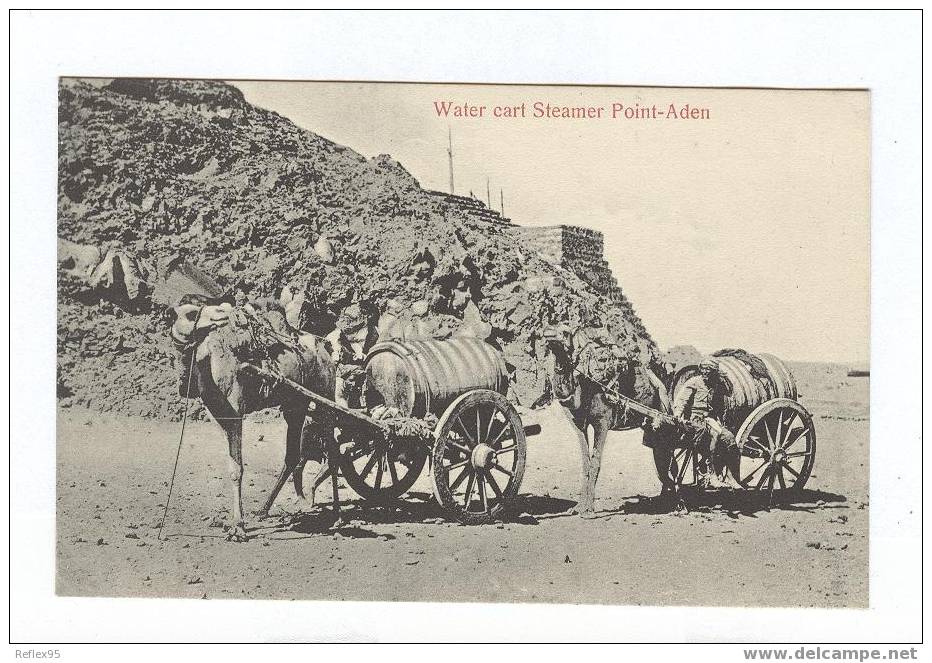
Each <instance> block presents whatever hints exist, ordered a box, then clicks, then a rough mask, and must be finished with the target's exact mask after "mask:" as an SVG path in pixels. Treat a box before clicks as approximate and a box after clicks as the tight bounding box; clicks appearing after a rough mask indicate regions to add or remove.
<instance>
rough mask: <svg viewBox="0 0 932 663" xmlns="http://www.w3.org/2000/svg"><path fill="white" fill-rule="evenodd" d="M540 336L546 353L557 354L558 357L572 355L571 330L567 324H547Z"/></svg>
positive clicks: (567, 357)
mask: <svg viewBox="0 0 932 663" xmlns="http://www.w3.org/2000/svg"><path fill="white" fill-rule="evenodd" d="M542 336H543V339H544V346H545V347H546V348H547V352H548V353H553V354H555V355H557V358H558V359H562V358H566V359H569V358H570V357H572V356H573V332H572V330H571V329H570V328H569V327H568V326H567V325H549V326H547V327H545V328H544V330H543V333H542Z"/></svg>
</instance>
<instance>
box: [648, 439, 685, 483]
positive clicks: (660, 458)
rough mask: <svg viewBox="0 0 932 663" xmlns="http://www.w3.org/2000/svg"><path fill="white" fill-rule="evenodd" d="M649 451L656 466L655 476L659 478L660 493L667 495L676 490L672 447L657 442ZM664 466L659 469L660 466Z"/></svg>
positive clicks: (675, 468) (675, 469)
mask: <svg viewBox="0 0 932 663" xmlns="http://www.w3.org/2000/svg"><path fill="white" fill-rule="evenodd" d="M651 451H653V452H654V467H656V468H657V478H659V479H660V486H661V488H660V494H661V495H669V494H672V493H675V492H676V491H677V485H676V479H674V478H673V477H674V476H676V471H677V469H678V468H677V467H676V462H675V461H674V460H673V449H672V448H670V447H668V446H666V445H662V444H661V443H658V444H657V446H655V447H654V448H653V449H652V450H651ZM662 467H663V468H666V469H665V470H661V469H660V468H662Z"/></svg>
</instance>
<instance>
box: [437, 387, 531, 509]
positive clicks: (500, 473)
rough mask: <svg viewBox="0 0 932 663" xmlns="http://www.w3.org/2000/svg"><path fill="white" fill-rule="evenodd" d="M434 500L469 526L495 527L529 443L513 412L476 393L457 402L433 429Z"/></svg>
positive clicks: (490, 394) (498, 398)
mask: <svg viewBox="0 0 932 663" xmlns="http://www.w3.org/2000/svg"><path fill="white" fill-rule="evenodd" d="M435 436H436V438H437V439H436V442H435V443H434V451H433V467H432V471H431V478H432V479H433V482H434V496H435V497H436V498H437V501H438V502H439V503H440V506H442V507H443V508H444V509H445V510H446V511H447V512H448V513H450V514H451V515H452V516H453V517H455V518H456V519H458V520H460V521H461V522H463V523H466V524H467V525H478V524H482V523H490V522H493V521H494V520H495V519H496V518H497V517H498V516H499V515H500V514H501V512H502V510H503V509H504V508H505V505H506V504H507V503H508V501H509V500H511V499H513V498H514V497H515V495H517V493H518V488H519V487H520V485H521V478H522V477H523V476H524V462H525V458H526V455H527V443H526V441H525V438H524V426H523V425H522V423H521V418H520V417H519V416H518V413H517V412H516V411H515V409H514V407H513V406H512V405H511V403H509V402H508V401H507V400H506V399H505V397H504V396H502V395H501V394H499V393H497V392H494V391H488V390H485V389H477V390H475V391H470V392H468V393H466V394H463V395H462V396H460V397H459V398H457V399H456V400H455V401H453V403H452V404H451V405H450V407H448V408H447V411H446V412H444V414H443V417H441V419H440V421H439V422H438V423H437V428H436V432H435Z"/></svg>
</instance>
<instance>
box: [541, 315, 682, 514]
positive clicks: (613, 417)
mask: <svg viewBox="0 0 932 663" xmlns="http://www.w3.org/2000/svg"><path fill="white" fill-rule="evenodd" d="M544 339H545V341H546V346H547V351H548V355H549V356H550V357H551V358H552V359H551V370H550V373H551V375H550V379H551V384H552V386H553V395H554V396H555V397H556V399H557V400H558V401H559V403H560V406H561V407H560V410H561V411H562V412H563V413H564V414H565V415H566V416H567V419H568V420H569V421H570V423H572V424H573V428H574V430H575V431H576V433H577V435H578V441H579V452H580V456H581V458H582V482H581V488H580V494H581V495H580V499H579V504H578V505H577V507H576V509H577V510H578V511H579V513H580V515H582V516H583V517H584V518H585V517H592V515H593V513H594V512H593V504H594V501H595V487H596V482H597V481H598V478H599V470H600V469H601V465H602V449H603V448H604V446H605V439H606V437H607V436H608V432H609V431H623V430H631V429H634V428H639V427H642V426H643V428H644V444H645V445H646V446H649V447H651V448H652V449H653V452H654V458H655V461H657V467H669V465H670V463H669V460H668V459H667V457H668V456H671V454H672V448H671V445H668V444H665V443H664V439H665V438H666V437H667V436H669V435H670V434H671V431H669V430H667V429H666V427H665V426H654V425H651V424H652V422H645V418H644V417H643V416H642V415H640V414H638V413H636V412H633V411H629V410H628V409H627V408H625V406H624V404H623V403H617V402H615V400H614V399H612V398H611V397H610V396H607V395H606V393H605V391H606V390H605V387H603V385H601V384H597V383H596V382H594V381H593V380H592V379H590V378H589V377H587V376H586V375H584V374H583V373H582V372H581V371H580V370H578V368H577V366H576V358H577V356H578V351H579V350H581V349H582V348H578V347H576V343H577V342H578V341H579V340H580V339H579V338H578V334H573V333H571V332H570V331H569V330H568V329H567V328H566V327H563V326H561V327H549V328H548V329H546V330H545V332H544ZM613 389H614V390H615V391H617V392H618V393H619V394H621V395H623V396H627V397H628V398H631V399H633V400H635V401H637V402H638V403H641V404H642V405H646V406H648V407H651V408H653V409H655V410H659V411H661V412H665V413H669V412H670V411H671V407H670V398H669V395H668V393H667V389H666V387H665V386H664V385H663V382H662V381H661V380H660V378H658V377H657V376H656V375H655V374H654V373H653V372H652V371H651V370H649V369H648V368H647V367H645V366H643V365H640V364H635V363H633V362H631V361H630V360H625V361H623V362H622V366H621V375H619V377H618V380H617V381H616V382H615V383H614V385H613ZM658 423H659V422H658ZM590 428H591V429H592V436H591V447H590V435H589V430H590ZM660 480H661V482H662V484H663V492H664V493H665V494H666V493H670V492H671V491H674V490H675V482H673V481H672V479H671V477H669V476H661V477H660ZM574 512H575V510H574Z"/></svg>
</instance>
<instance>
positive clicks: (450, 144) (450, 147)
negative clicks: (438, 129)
mask: <svg viewBox="0 0 932 663" xmlns="http://www.w3.org/2000/svg"><path fill="white" fill-rule="evenodd" d="M447 132H448V134H447V157H448V158H449V161H450V193H453V192H454V191H453V129H451V128H450V127H447Z"/></svg>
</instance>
